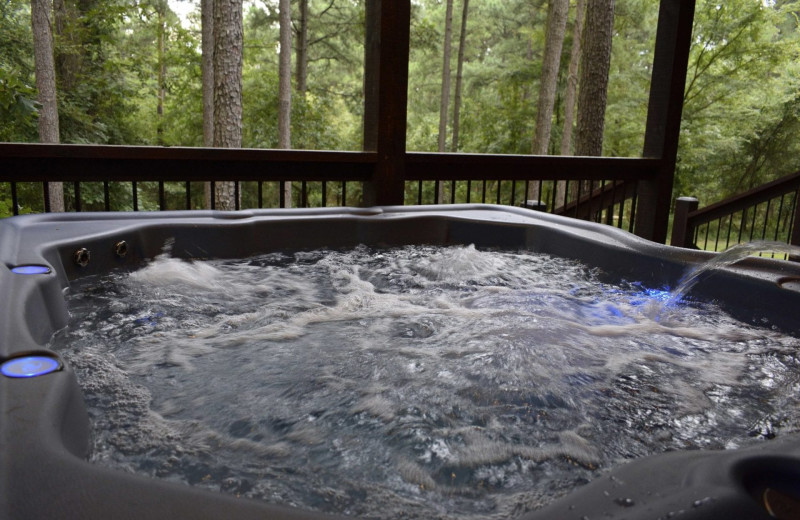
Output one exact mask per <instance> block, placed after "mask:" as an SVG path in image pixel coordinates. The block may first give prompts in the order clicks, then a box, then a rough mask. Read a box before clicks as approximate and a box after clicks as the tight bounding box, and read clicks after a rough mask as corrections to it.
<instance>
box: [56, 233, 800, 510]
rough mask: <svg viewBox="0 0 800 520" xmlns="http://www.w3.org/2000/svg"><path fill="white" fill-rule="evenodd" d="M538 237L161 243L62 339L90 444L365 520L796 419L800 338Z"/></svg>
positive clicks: (480, 504)
mask: <svg viewBox="0 0 800 520" xmlns="http://www.w3.org/2000/svg"><path fill="white" fill-rule="evenodd" d="M601 274H602V273H599V272H596V271H593V270H591V269H588V268H586V267H585V266H583V265H581V264H579V263H576V262H572V261H568V260H564V259H560V258H554V257H549V256H546V255H539V254H535V253H530V252H497V251H478V250H476V249H475V248H474V247H451V248H439V247H424V246H412V247H404V248H397V249H391V250H373V249H369V248H365V247H362V248H356V249H354V250H349V251H312V252H298V253H294V254H282V253H281V254H277V253H276V254H271V255H265V256H262V257H258V258H251V259H246V260H237V261H213V262H191V263H189V262H185V261H182V260H177V259H173V258H170V257H169V256H167V255H164V256H162V257H159V258H158V259H157V260H155V261H154V262H152V263H151V264H149V265H148V266H147V267H145V268H143V269H142V270H140V271H137V272H134V273H131V274H129V275H125V274H119V273H117V274H114V275H111V276H109V277H105V278H102V279H97V278H93V279H91V278H90V279H84V280H82V281H81V282H80V283H79V284H78V285H75V286H74V287H73V288H72V290H71V293H72V295H71V297H70V306H71V307H70V309H71V313H72V316H73V322H72V324H71V325H70V327H69V328H68V329H67V330H65V331H63V332H62V333H60V334H59V335H58V336H57V337H56V338H55V340H54V345H53V346H52V348H54V349H56V350H58V351H60V353H61V355H62V356H63V357H64V358H65V360H66V361H67V362H68V363H69V364H70V365H71V366H72V367H73V368H74V369H75V371H76V372H77V374H78V377H79V380H80V382H81V385H82V387H83V390H84V395H85V398H86V400H87V403H88V405H89V407H90V415H91V416H92V420H93V430H94V434H95V435H94V448H93V452H92V456H91V458H92V460H93V461H94V462H96V463H98V464H106V465H111V466H113V467H117V468H122V469H125V470H129V471H134V472H139V473H144V474H147V475H151V476H155V477H159V478H164V479H167V480H173V481H178V482H186V483H189V484H193V485H197V486H203V487H207V488H212V489H220V490H223V491H227V492H230V493H233V494H236V495H239V496H247V497H254V498H260V499H264V500H268V501H272V502H278V503H284V504H294V505H298V506H301V507H306V508H314V509H320V510H324V511H333V512H341V513H346V514H352V515H360V516H368V517H375V518H377V517H380V518H402V517H406V516H414V517H427V518H432V517H455V516H460V517H462V516H465V515H466V516H470V515H474V516H481V517H488V516H496V517H513V516H516V515H519V514H521V513H523V512H525V511H526V510H529V509H534V508H538V507H540V506H541V505H543V504H545V503H547V502H549V501H551V500H553V499H555V498H557V497H558V496H560V495H562V494H564V493H566V492H567V491H569V490H570V489H572V488H573V487H575V486H576V485H579V484H581V483H584V482H586V481H587V480H589V479H592V478H595V477H597V476H598V475H599V474H600V472H602V471H603V470H605V469H608V468H610V467H612V466H614V465H616V464H620V463H624V462H625V461H628V460H630V459H633V458H638V457H642V456H646V455H649V454H653V453H659V452H663V451H666V450H670V449H693V448H708V449H710V448H735V447H740V446H744V445H747V444H749V443H753V442H763V441H764V440H765V439H769V438H771V437H773V436H775V435H781V434H783V433H784V432H789V431H797V429H798V428H797V426H798V413H797V410H800V408H799V407H798V402H797V401H798V397H797V396H800V393H799V392H798V390H800V368H799V365H800V360H798V355H797V354H796V352H797V347H798V340H797V339H795V338H792V337H789V336H784V335H781V334H779V333H778V332H776V331H773V330H771V329H770V328H769V324H763V325H764V326H763V327H755V326H751V325H747V324H741V323H738V322H736V321H735V320H733V319H732V318H730V317H728V316H727V315H725V314H724V313H721V312H720V311H719V310H718V309H716V308H715V307H714V306H713V305H708V304H699V303H698V304H692V305H680V306H673V307H672V308H671V309H670V312H669V313H667V314H666V315H661V317H660V320H659V321H656V320H654V319H653V318H652V316H653V309H654V308H658V307H659V306H660V305H661V302H662V301H663V300H664V299H665V298H666V297H668V296H667V293H666V292H664V291H663V290H660V288H645V287H641V286H640V285H638V284H636V283H630V282H622V283H619V284H615V285H611V284H608V283H606V282H604V281H602V279H603V277H602V276H601Z"/></svg>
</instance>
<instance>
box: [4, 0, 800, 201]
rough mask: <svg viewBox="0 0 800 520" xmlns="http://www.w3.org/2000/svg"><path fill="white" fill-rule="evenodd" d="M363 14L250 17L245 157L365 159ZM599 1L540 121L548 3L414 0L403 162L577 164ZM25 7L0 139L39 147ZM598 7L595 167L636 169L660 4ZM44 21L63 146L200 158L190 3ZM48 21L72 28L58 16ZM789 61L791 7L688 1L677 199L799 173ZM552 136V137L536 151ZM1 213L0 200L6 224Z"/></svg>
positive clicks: (13, 47)
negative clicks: (586, 52)
mask: <svg viewBox="0 0 800 520" xmlns="http://www.w3.org/2000/svg"><path fill="white" fill-rule="evenodd" d="M36 1H40V0H34V2H36ZM365 1H366V0H291V2H290V1H289V0H280V2H279V0H250V1H247V2H245V3H244V17H243V34H244V47H243V66H242V85H243V91H242V92H243V94H242V116H241V128H240V131H241V146H242V147H245V148H289V147H291V148H294V149H310V150H360V149H362V114H363V100H364V93H363V90H364V86H363V69H364V67H363V61H364V3H365ZM600 1H601V0H573V1H572V2H568V1H565V2H563V3H564V4H566V5H568V12H567V13H566V21H565V23H564V29H563V33H562V34H561V35H560V36H559V37H558V38H560V39H561V41H562V44H563V46H562V49H563V50H562V51H561V53H560V56H558V57H557V60H558V61H557V65H556V67H555V87H556V88H555V92H554V93H553V94H552V95H553V100H552V107H553V108H552V113H550V111H549V110H548V111H547V112H543V111H542V110H541V108H540V106H541V105H540V103H541V101H540V98H541V96H542V91H543V89H544V83H545V82H546V80H545V79H543V78H544V77H545V74H546V72H543V71H545V70H546V67H543V62H545V61H546V54H547V52H548V50H547V44H548V40H551V41H552V39H553V36H552V33H551V32H550V31H551V30H552V29H551V26H552V17H551V18H548V7H549V4H552V3H553V2H548V1H546V0H471V1H469V2H468V3H467V2H466V0H412V21H411V49H410V60H409V92H408V131H407V149H408V150H414V151H437V150H438V151H459V152H474V153H499V154H530V153H534V152H536V153H539V154H553V155H558V154H572V153H576V150H575V145H574V143H573V142H572V139H569V140H567V141H566V147H565V146H564V143H565V140H564V137H565V134H570V133H572V130H573V128H574V127H575V121H574V116H572V115H570V111H571V110H574V101H571V98H570V92H569V90H570V89H569V88H568V87H569V85H570V77H571V76H572V77H573V78H574V75H575V69H574V67H576V66H577V63H575V60H574V58H573V56H572V54H573V53H572V52H571V50H572V49H573V48H575V45H576V43H578V42H580V28H581V27H582V24H581V23H580V22H581V20H580V18H579V17H577V16H576V13H577V12H578V7H579V6H583V5H585V4H586V3H587V2H588V3H592V2H600ZM34 2H31V1H28V0H3V2H2V3H0V141H3V142H38V141H40V130H39V128H38V121H39V118H40V114H41V110H42V105H41V103H40V102H39V97H38V96H39V93H38V92H37V88H36V77H35V66H34V44H33V42H34V38H33V33H32V29H31V27H32V26H31V5H32V3H34ZM603 2H604V3H606V4H610V5H611V6H612V9H613V13H614V19H613V37H612V39H611V60H610V68H609V71H610V73H609V79H608V84H607V99H606V102H605V112H604V119H605V124H604V126H603V130H602V151H601V153H602V155H605V156H620V157H636V156H640V155H641V153H642V147H643V143H644V129H645V119H646V110H647V99H648V91H649V86H650V69H651V65H652V56H653V48H654V41H655V33H656V24H657V18H658V5H659V2H658V0H616V1H610V2H609V1H608V0H603ZM281 3H282V4H284V7H285V9H284V15H285V16H286V15H287V13H288V16H289V18H290V20H291V31H290V33H291V45H290V46H284V47H285V48H288V47H291V53H284V59H286V56H290V59H291V60H292V61H291V66H290V67H288V68H287V67H286V62H285V63H284V67H283V68H281V66H280V57H281V52H280V49H281V45H280V42H281V34H280V33H281V31H280V27H281V23H280V18H281V16H280V15H281V9H280V4H281ZM54 7H55V12H56V14H55V15H53V16H52V18H51V20H50V23H51V26H52V30H53V38H54V43H53V48H54V56H55V68H56V85H57V88H56V95H57V107H58V109H57V110H58V121H59V127H58V140H59V141H60V142H62V143H93V144H125V145H163V146H203V145H204V137H203V120H204V117H203V86H202V66H201V64H202V58H203V56H202V54H203V53H202V42H201V11H200V0H170V1H167V0H138V1H137V0H55V3H54ZM59 7H60V8H61V9H63V10H64V11H63V12H68V13H69V15H68V16H62V17H59V16H58V14H57V12H58V9H59ZM465 12H466V17H465V15H464V13H465ZM177 13H180V15H179V14H177ZM448 21H449V23H448ZM587 23H590V22H587ZM284 25H285V22H284ZM464 27H465V28H466V29H465V30H463V32H462V28H464ZM284 37H286V35H285V34H284ZM285 41H287V40H284V42H285ZM798 54H800V1H780V0H775V1H768V0H730V1H726V2H720V1H710V0H697V7H696V14H695V26H694V33H693V40H692V49H691V55H690V60H689V67H688V76H687V81H686V88H685V95H684V112H683V120H682V125H681V137H680V147H679V152H678V165H677V171H676V184H675V188H674V191H673V195H674V196H684V195H691V196H695V197H697V198H699V199H700V200H701V202H702V204H703V205H705V204H710V203H712V202H714V201H716V200H719V199H721V198H723V197H726V196H730V195H732V194H735V193H739V192H742V191H744V190H747V189H749V188H752V187H754V186H757V185H759V184H762V183H764V182H767V181H769V180H773V179H775V178H778V177H780V176H782V175H786V174H788V173H791V172H794V171H796V170H798V169H800V139H798V135H800V60H798V57H799V56H798ZM281 71H283V72H282V74H281ZM282 77H283V83H284V85H286V84H289V83H291V90H292V96H291V101H290V104H289V105H286V104H285V103H284V107H285V108H286V109H287V110H290V116H289V117H288V119H287V117H283V121H285V122H286V123H287V124H288V126H289V128H288V135H289V136H290V137H289V138H288V140H287V137H286V132H284V135H283V136H282V135H281V132H280V131H279V128H280V125H279V119H280V118H281V116H280V107H281V98H282V95H283V99H284V100H285V92H283V93H282V92H281V82H282V81H281V78H282ZM579 88H580V87H579ZM543 115H544V119H545V120H546V122H542V120H541V117H542V116H543ZM547 115H549V117H547ZM537 117H539V118H540V120H539V122H538V123H537ZM545 124H546V125H547V126H550V128H549V129H547V130H548V131H547V133H548V134H549V138H547V137H545V138H544V141H542V139H541V137H540V138H539V143H536V142H535V141H536V138H535V135H536V134H537V127H538V128H539V134H541V130H542V128H543V126H545ZM282 139H283V141H282ZM206 142H207V141H206ZM9 203H10V202H9V201H8V200H7V198H4V195H3V193H0V214H8V212H9ZM23 212H24V210H23Z"/></svg>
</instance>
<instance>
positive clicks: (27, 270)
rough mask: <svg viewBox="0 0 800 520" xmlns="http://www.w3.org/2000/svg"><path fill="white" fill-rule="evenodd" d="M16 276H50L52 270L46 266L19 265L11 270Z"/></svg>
mask: <svg viewBox="0 0 800 520" xmlns="http://www.w3.org/2000/svg"><path fill="white" fill-rule="evenodd" d="M11 272H12V273H14V274H50V268H49V267H47V266H46V265H18V266H16V267H12V268H11Z"/></svg>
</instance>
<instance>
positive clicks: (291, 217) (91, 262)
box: [0, 205, 800, 520]
mask: <svg viewBox="0 0 800 520" xmlns="http://www.w3.org/2000/svg"><path fill="white" fill-rule="evenodd" d="M167 239H173V240H174V246H173V249H172V252H173V255H175V256H179V257H183V258H237V257H246V256H251V255H254V254H259V253H266V252H271V251H287V250H301V249H312V248H320V247H332V248H336V247H347V246H355V245H358V244H367V245H371V246H377V247H382V246H394V245H403V244H441V245H445V244H475V245H476V246H478V247H501V248H526V249H530V250H533V251H538V252H544V253H549V254H553V255H559V256H564V257H569V258H574V259H578V260H581V261H583V262H585V263H586V264H589V265H592V266H597V267H600V268H602V269H603V270H604V271H605V272H606V273H608V274H609V275H610V276H616V277H620V278H621V277H625V278H627V279H637V280H640V281H642V282H643V283H645V284H648V285H649V286H653V287H658V286H663V285H669V286H673V285H674V284H675V282H676V281H677V280H678V279H679V278H680V276H681V275H682V274H683V273H684V271H685V269H686V268H687V266H690V265H694V264H697V263H700V262H702V261H705V260H707V259H709V258H710V257H711V256H712V254H710V253H703V252H699V251H691V250H687V249H678V248H671V247H667V246H663V245H659V244H654V243H652V242H648V241H645V240H642V239H639V238H637V237H635V236H633V235H631V234H629V233H626V232H624V231H620V230H618V229H616V228H612V227H608V226H603V225H598V224H592V223H587V222H583V221H576V220H572V219H565V218H560V217H555V216H552V215H547V214H543V213H539V212H534V211H530V210H525V209H516V208H509V207H499V206H487V205H460V206H446V207H441V206H440V207H424V206H420V207H383V208H366V209H327V208H326V209H318V210H277V211H241V212H205V211H196V212H160V213H151V214H144V213H102V214H91V213H81V214H47V215H33V216H23V217H13V218H8V219H4V220H2V221H0V294H2V295H3V299H4V302H3V305H2V307H0V362H6V361H9V360H12V359H14V358H17V357H21V356H26V355H30V354H42V355H45V356H48V357H53V358H55V359H57V356H56V355H55V354H54V353H52V352H49V351H47V350H46V349H45V345H46V344H47V343H48V341H49V340H50V338H51V336H52V334H53V333H54V332H55V331H57V330H59V329H61V328H62V327H64V326H65V325H66V324H67V320H68V313H67V309H66V304H65V298H64V294H65V292H66V291H67V290H68V288H69V285H70V281H71V280H74V279H76V278H79V277H82V276H88V275H94V274H99V273H104V272H107V271H109V270H111V269H115V268H125V269H133V268H135V267H137V266H139V265H141V264H142V263H143V262H145V261H146V260H147V259H150V258H153V257H154V256H156V255H158V254H159V253H160V252H161V248H162V247H163V245H164V243H165V241H166V240H167ZM87 253H88V255H87ZM123 253H124V254H123ZM81 256H82V257H83V258H82V260H87V256H88V257H89V258H88V263H86V265H79V264H80V263H83V262H78V261H77V260H81V258H76V257H81ZM23 265H40V266H46V267H48V268H49V270H50V272H49V273H47V274H38V275H19V274H14V273H13V272H12V271H11V269H12V268H14V267H16V266H23ZM694 294H695V295H697V296H698V297H700V298H705V299H714V300H717V301H719V302H720V303H722V305H723V307H725V308H726V310H728V311H729V312H731V313H732V314H734V315H736V316H737V317H738V318H740V319H742V320H744V321H748V322H750V321H755V320H761V319H767V320H768V321H769V323H770V324H771V325H773V326H776V327H779V328H781V329H783V330H784V331H786V332H788V333H790V334H793V335H798V334H800V319H799V318H798V313H797V309H799V308H800V265H798V264H795V263H792V262H785V261H774V260H765V259H758V258H750V259H747V260H745V261H742V262H739V263H738V264H736V266H735V267H734V268H728V269H725V270H724V271H722V272H719V273H717V274H715V275H714V276H713V277H711V278H709V279H708V280H707V281H706V282H701V283H700V284H699V285H698V286H697V287H696V289H695V290H694ZM0 402H2V419H1V420H0V517H2V518H10V519H39V518H60V519H73V518H74V519H82V520H90V519H106V518H113V519H126V518H136V519H141V518H147V519H177V518H186V519H193V520H194V519H206V518H207V519H212V518H213V519H263V518H285V519H293V518H331V517H330V516H329V515H325V514H321V513H315V512H308V511H303V510H299V509H294V508H289V507H281V506H274V505H268V504H264V503H261V502H256V501H250V500H246V499H237V498H233V497H231V496H227V495H224V494H221V493H213V492H209V491H204V490H199V489H195V488H191V487H188V486H182V485H177V484H172V483H167V482H163V481H157V480H152V479H148V478H145V477H140V476H136V475H132V474H127V473H122V472H119V471H115V470H111V469H107V468H104V467H100V466H95V465H91V464H89V463H88V462H86V460H85V457H86V454H87V450H88V446H89V420H88V416H87V412H86V409H85V406H84V403H83V399H82V397H81V392H80V389H79V387H78V384H77V381H76V379H75V375H74V373H73V372H72V370H71V369H70V367H69V366H63V367H62V368H61V369H60V370H57V371H55V372H53V373H50V374H47V375H44V376H40V377H32V378H8V377H2V376H0ZM765 493H766V496H767V499H766V500H767V502H769V503H770V507H771V508H772V509H773V512H775V514H776V515H779V514H780V513H778V509H779V508H783V510H784V513H782V514H784V515H788V516H782V517H785V518H790V517H792V515H794V514H796V513H797V512H798V507H799V506H798V499H800V436H797V435H788V436H783V437H781V438H779V439H775V440H772V441H766V442H763V443H761V444H759V445H757V446H756V447H753V448H748V449H743V450H732V451H724V452H700V451H693V452H674V453H668V454H664V455H660V456H655V457H651V458H647V459H642V460H639V461H636V462H632V463H630V464H628V465H626V466H623V467H621V468H619V469H617V470H615V471H613V472H610V473H607V474H604V476H602V477H600V478H598V479H597V480H595V481H594V482H592V483H590V484H588V485H586V486H584V487H582V488H579V489H578V490H576V491H575V492H573V493H571V494H570V495H568V496H567V497H565V498H564V499H562V500H559V501H557V502H555V503H554V504H552V505H551V506H549V507H547V508H545V509H544V510H540V511H536V512H534V513H531V514H529V515H528V516H527V517H526V518H529V519H530V520H536V519H570V518H574V519H582V518H587V519H594V518H628V519H645V518H647V519H656V518H672V517H676V516H677V515H680V516H679V517H680V518H691V519H699V518H704V519H705V518H708V519H716V518H719V519H723V518H724V519H729V518H753V519H758V518H772V517H773V516H772V515H770V514H769V513H768V512H767V509H766V508H765V506H764V500H765V498H764V497H765Z"/></svg>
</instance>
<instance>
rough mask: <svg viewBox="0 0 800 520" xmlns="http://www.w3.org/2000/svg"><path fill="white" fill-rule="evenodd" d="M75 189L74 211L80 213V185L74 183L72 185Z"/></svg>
mask: <svg viewBox="0 0 800 520" xmlns="http://www.w3.org/2000/svg"><path fill="white" fill-rule="evenodd" d="M73 184H74V187H75V211H77V212H79V213H80V211H81V183H80V182H75V183H73Z"/></svg>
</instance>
